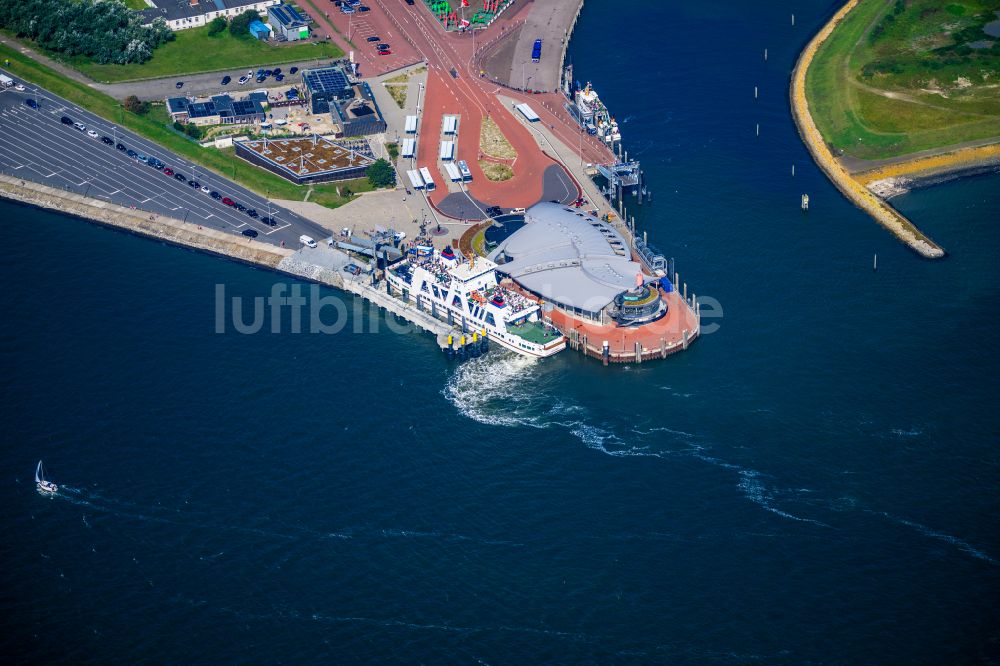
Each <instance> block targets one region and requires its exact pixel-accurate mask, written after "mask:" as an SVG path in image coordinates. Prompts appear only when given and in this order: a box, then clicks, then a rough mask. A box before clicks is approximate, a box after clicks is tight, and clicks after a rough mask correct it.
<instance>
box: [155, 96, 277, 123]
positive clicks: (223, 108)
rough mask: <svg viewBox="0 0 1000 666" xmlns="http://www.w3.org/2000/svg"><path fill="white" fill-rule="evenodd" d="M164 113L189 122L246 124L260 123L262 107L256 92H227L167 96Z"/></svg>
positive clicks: (180, 120) (178, 120)
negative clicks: (243, 94)
mask: <svg viewBox="0 0 1000 666" xmlns="http://www.w3.org/2000/svg"><path fill="white" fill-rule="evenodd" d="M265 101H266V100H265ZM167 113H169V114H170V119H171V120H173V121H175V122H181V123H191V124H192V125H247V124H252V123H262V122H264V118H265V113H264V106H263V104H262V103H261V99H260V95H254V94H251V95H248V96H247V97H245V98H243V99H238V100H237V99H233V98H232V97H230V96H229V95H215V96H214V97H212V98H211V99H202V100H198V99H194V98H189V97H170V98H168V99H167Z"/></svg>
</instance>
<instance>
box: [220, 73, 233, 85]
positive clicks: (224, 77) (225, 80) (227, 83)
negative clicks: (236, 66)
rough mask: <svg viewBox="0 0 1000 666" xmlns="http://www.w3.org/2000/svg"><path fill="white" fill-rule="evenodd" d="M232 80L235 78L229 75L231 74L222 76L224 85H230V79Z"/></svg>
mask: <svg viewBox="0 0 1000 666" xmlns="http://www.w3.org/2000/svg"><path fill="white" fill-rule="evenodd" d="M232 80H233V77H231V76H229V75H228V74H227V75H226V76H223V77H222V85H224V86H228V85H229V82H230V81H232Z"/></svg>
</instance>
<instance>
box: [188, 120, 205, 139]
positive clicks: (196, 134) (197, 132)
mask: <svg viewBox="0 0 1000 666" xmlns="http://www.w3.org/2000/svg"><path fill="white" fill-rule="evenodd" d="M184 133H185V134H187V135H188V136H189V137H191V138H192V139H200V138H201V128H200V127H198V126H197V125H195V124H193V123H188V124H187V125H185V126H184Z"/></svg>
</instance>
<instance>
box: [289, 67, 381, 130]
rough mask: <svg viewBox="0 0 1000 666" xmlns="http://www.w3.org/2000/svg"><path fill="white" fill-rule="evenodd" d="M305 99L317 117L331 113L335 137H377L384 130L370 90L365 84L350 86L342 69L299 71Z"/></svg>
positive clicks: (324, 68) (351, 84) (376, 104)
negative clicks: (303, 85) (375, 135)
mask: <svg viewBox="0 0 1000 666" xmlns="http://www.w3.org/2000/svg"><path fill="white" fill-rule="evenodd" d="M302 82H303V83H304V84H305V89H306V99H307V101H308V103H309V108H310V109H311V110H312V113H314V114H316V115H323V114H327V113H329V114H330V117H331V121H332V122H333V123H334V124H335V125H337V126H338V128H339V129H338V131H337V132H336V136H337V137H338V138H340V137H351V136H364V135H366V134H378V133H379V132H384V131H385V129H386V122H385V119H384V118H383V116H382V110H381V109H379V107H378V103H377V102H376V101H375V96H374V95H373V94H372V89H371V87H370V86H369V85H368V84H367V83H363V82H362V83H356V84H355V83H351V80H350V79H349V78H348V76H347V72H345V71H344V68H343V67H340V66H334V67H322V68H319V69H307V70H305V71H303V72H302Z"/></svg>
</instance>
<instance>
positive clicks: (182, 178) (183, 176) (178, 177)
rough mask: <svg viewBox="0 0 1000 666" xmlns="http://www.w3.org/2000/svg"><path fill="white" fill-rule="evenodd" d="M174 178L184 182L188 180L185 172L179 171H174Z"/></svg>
mask: <svg viewBox="0 0 1000 666" xmlns="http://www.w3.org/2000/svg"><path fill="white" fill-rule="evenodd" d="M174 179H175V180H179V181H181V182H182V183H184V182H187V176H185V175H184V174H182V173H180V172H179V171H178V172H176V173H174Z"/></svg>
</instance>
